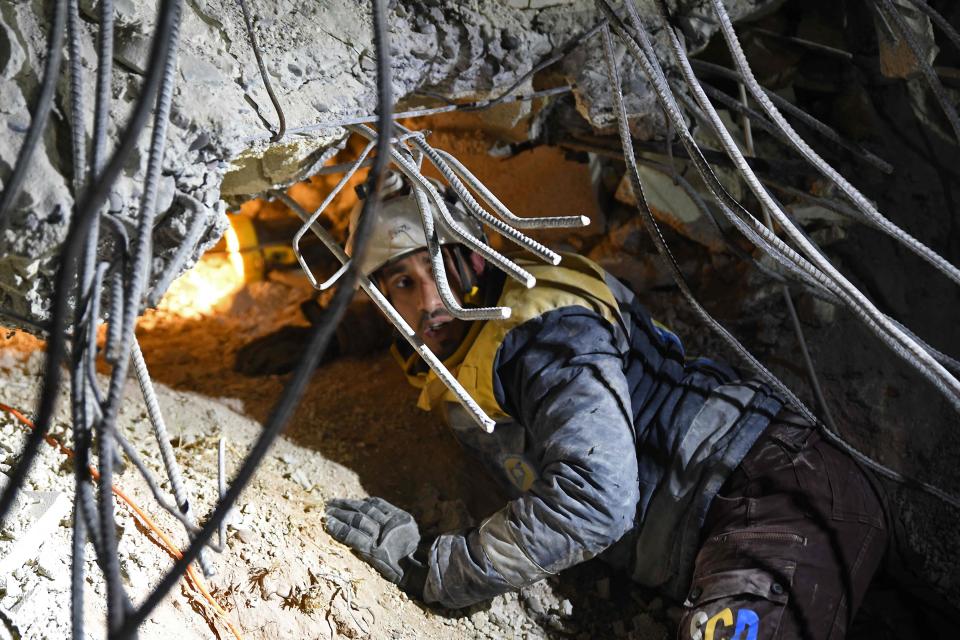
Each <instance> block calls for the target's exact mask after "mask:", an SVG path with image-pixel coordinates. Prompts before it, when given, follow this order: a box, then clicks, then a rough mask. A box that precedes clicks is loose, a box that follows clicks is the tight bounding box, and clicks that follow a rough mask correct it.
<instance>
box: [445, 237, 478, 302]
mask: <svg viewBox="0 0 960 640" xmlns="http://www.w3.org/2000/svg"><path fill="white" fill-rule="evenodd" d="M463 252H464V249H463V247H451V249H450V255H451V256H452V257H453V266H454V267H455V268H456V270H457V275H458V276H459V277H460V286H461V288H462V291H461V294H462V296H463V303H464V304H472V303H474V302H476V300H477V296H478V295H479V293H480V289H479V287H478V286H477V274H476V273H474V271H473V269H472V268H471V266H470V263H469V262H468V261H467V259H466V257H465V256H464V255H463Z"/></svg>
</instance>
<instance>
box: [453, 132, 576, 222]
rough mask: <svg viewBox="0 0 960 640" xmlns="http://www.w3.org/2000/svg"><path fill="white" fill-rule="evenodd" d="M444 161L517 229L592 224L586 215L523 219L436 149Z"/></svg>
mask: <svg viewBox="0 0 960 640" xmlns="http://www.w3.org/2000/svg"><path fill="white" fill-rule="evenodd" d="M434 151H436V152H437V154H438V155H439V156H440V157H441V158H443V160H444V161H445V162H446V163H447V164H448V165H450V168H451V169H452V170H453V171H454V173H456V174H457V176H459V178H460V179H461V180H463V181H464V182H466V183H467V185H469V187H470V188H471V189H472V190H473V191H475V192H476V193H477V195H479V196H480V198H481V199H482V200H483V201H484V202H486V203H487V205H488V206H489V207H490V208H491V209H493V211H494V212H495V213H496V214H497V215H498V216H500V218H502V219H503V220H504V221H505V222H509V223H510V224H511V225H512V226H514V227H516V228H517V229H560V228H575V227H586V226H587V225H589V224H590V218H588V217H587V216H584V215H580V216H544V217H539V218H522V217H520V216H518V215H516V214H514V213H513V212H512V211H510V209H508V208H507V207H506V205H504V204H503V203H502V202H500V199H499V198H497V196H495V195H494V194H493V192H492V191H490V189H488V188H487V186H486V185H485V184H483V183H482V182H481V181H480V180H479V179H478V178H477V177H476V176H475V175H473V173H471V172H470V170H469V169H467V168H466V167H465V166H464V165H463V163H462V162H460V161H459V160H458V159H457V158H456V157H454V155H453V154H451V153H448V152H446V151H444V150H443V149H436V148H435V149H434Z"/></svg>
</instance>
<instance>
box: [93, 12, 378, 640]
mask: <svg viewBox="0 0 960 640" xmlns="http://www.w3.org/2000/svg"><path fill="white" fill-rule="evenodd" d="M372 5H373V27H374V39H373V40H374V48H375V51H376V57H377V97H378V101H379V104H380V105H381V110H380V122H379V125H380V126H379V130H380V131H381V132H382V133H383V134H384V139H383V140H380V141H379V144H378V153H377V162H376V163H375V164H374V165H373V167H372V169H371V171H370V175H369V177H368V185H369V191H370V192H371V196H370V197H369V198H368V199H367V200H366V201H365V203H364V208H365V209H368V208H369V207H375V206H377V202H376V201H377V194H378V193H379V191H380V187H381V184H382V177H383V173H384V171H383V169H384V168H385V165H386V161H387V149H388V144H389V137H390V136H389V132H390V127H391V119H390V111H391V108H390V107H391V104H392V90H391V86H390V64H389V60H390V58H389V42H388V39H387V37H388V32H387V28H386V18H385V13H386V8H385V0H373V2H372ZM371 203H373V204H371ZM368 213H369V212H368ZM363 217H364V216H362V218H363ZM365 218H366V221H364V220H361V222H360V224H359V225H358V227H357V234H358V235H357V241H356V245H355V248H356V251H357V253H358V255H359V257H361V258H362V256H363V252H364V250H365V248H364V243H365V242H366V237H367V235H368V232H369V221H371V220H372V219H373V216H372V215H367V216H365ZM315 226H317V227H319V225H315ZM321 228H322V227H321ZM359 275H360V274H358V273H357V271H356V270H355V269H350V270H349V271H348V272H347V275H346V276H345V278H344V279H345V283H344V284H343V285H342V286H341V287H340V288H338V289H337V291H336V292H335V293H334V295H333V300H332V301H331V304H330V307H329V308H328V317H327V322H325V323H323V324H322V325H320V326H319V327H318V328H317V329H316V330H315V331H314V332H313V335H312V336H311V339H310V342H309V343H308V344H307V346H306V349H305V352H304V356H303V358H302V359H301V361H300V364H299V365H298V366H297V368H296V370H295V371H294V374H293V377H292V378H291V379H290V381H289V382H288V383H287V385H286V387H284V390H283V393H282V394H281V396H280V398H279V400H278V401H277V402H276V404H275V405H274V407H273V410H272V411H271V412H270V415H269V417H268V418H267V420H266V423H265V424H264V427H263V430H262V431H261V432H260V434H259V435H258V436H257V439H256V441H255V442H254V443H253V446H252V448H251V450H250V452H249V453H248V454H247V457H246V458H245V459H244V460H243V462H242V463H241V465H240V468H239V469H238V471H237V474H236V476H234V480H233V482H232V483H231V484H230V486H229V488H228V489H227V492H226V494H225V495H224V497H223V498H222V499H221V500H220V501H219V502H217V505H216V507H215V508H214V510H213V513H212V514H210V517H209V518H208V519H207V520H206V521H205V522H204V524H203V527H202V528H201V531H200V533H198V534H197V536H196V537H195V538H193V540H192V541H191V542H190V545H189V546H188V547H187V548H186V549H185V550H184V551H183V553H182V555H181V557H180V558H179V559H178V560H176V562H174V564H173V567H172V568H171V569H170V570H169V571H167V573H166V574H165V575H164V576H163V577H162V578H161V579H160V581H159V583H158V584H157V585H156V587H154V589H153V591H151V592H150V594H149V595H148V596H147V597H146V599H145V600H144V601H143V602H142V604H140V606H139V607H137V608H136V609H135V610H134V611H133V612H131V613H130V615H129V616H127V617H126V619H125V620H124V622H123V626H122V627H121V628H120V629H119V630H118V631H117V632H116V633H112V634H111V638H110V640H125V639H126V638H130V637H132V636H133V635H135V634H136V630H137V628H138V627H139V626H140V624H142V623H143V621H144V620H145V619H146V617H147V616H148V615H149V614H150V612H151V611H153V610H154V609H155V608H156V606H157V605H158V604H159V603H160V602H161V601H162V600H163V598H164V597H165V596H166V594H167V593H168V592H169V591H170V589H172V588H173V586H174V585H175V584H176V583H177V581H178V580H179V579H180V576H181V575H183V573H184V572H185V571H186V570H187V567H188V566H189V565H190V563H191V562H193V560H194V559H195V558H196V557H197V555H198V554H199V553H200V551H201V550H202V549H203V547H204V546H205V545H206V544H207V542H208V541H209V540H210V539H211V538H212V537H213V535H214V534H216V533H217V530H218V529H219V527H220V523H221V522H222V521H223V519H224V518H225V517H226V516H227V514H228V513H229V512H230V510H231V509H232V508H233V505H234V504H235V503H236V501H237V498H238V497H239V496H240V493H241V492H242V491H243V489H244V487H245V486H246V485H247V483H249V482H250V479H251V478H252V477H253V474H254V472H255V471H256V469H257V467H258V466H259V465H260V463H261V462H262V461H263V459H264V457H265V456H266V455H267V452H268V451H269V449H270V446H271V445H272V444H273V442H274V441H275V440H276V439H277V437H278V436H279V435H280V432H281V431H282V430H283V427H284V426H285V425H286V423H287V421H288V420H289V419H290V417H291V415H292V414H293V410H294V408H295V407H296V405H297V402H298V401H299V399H300V397H301V396H302V394H303V391H304V389H305V388H306V385H307V382H308V381H309V379H310V377H311V376H312V374H313V371H314V369H315V368H316V366H317V363H318V362H319V360H320V357H321V356H322V355H323V352H324V351H325V350H326V348H327V345H328V344H329V342H330V338H331V337H332V336H333V332H334V329H335V328H336V325H337V323H338V322H339V321H340V319H341V318H342V317H343V314H344V312H345V311H346V308H347V305H348V304H349V302H350V300H351V299H352V297H353V292H354V287H355V285H356V283H357V281H358V276H359Z"/></svg>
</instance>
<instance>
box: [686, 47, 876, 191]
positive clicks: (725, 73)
mask: <svg viewBox="0 0 960 640" xmlns="http://www.w3.org/2000/svg"><path fill="white" fill-rule="evenodd" d="M690 64H691V65H692V66H693V68H694V70H696V71H697V72H698V75H700V74H704V73H706V74H712V75H715V76H718V77H720V78H723V79H725V80H731V81H733V82H736V83H738V84H742V83H743V80H742V78H741V77H740V74H739V73H737V72H736V71H734V70H732V69H727V68H726V67H721V66H720V65H718V64H714V63H712V62H707V61H706V60H697V59H691V60H690ZM761 88H762V89H763V92H764V94H765V95H766V96H767V97H768V98H770V100H771V101H772V102H773V104H774V105H776V107H777V108H778V109H780V110H782V111H784V112H786V113H787V115H790V116H792V117H794V118H796V119H797V120H798V121H799V122H801V123H802V124H803V125H804V126H806V127H808V128H809V129H810V130H811V131H814V132H816V133H818V134H820V135H821V136H823V137H824V138H825V139H827V140H829V141H830V142H832V143H834V144H836V145H837V146H839V147H842V148H843V149H846V150H847V151H849V152H850V153H852V154H853V155H855V156H856V157H858V158H860V159H861V160H863V161H864V162H867V163H869V164H871V165H873V166H874V167H876V168H877V169H879V170H880V171H882V172H884V173H888V174H889V173H893V167H892V166H891V165H890V163H889V162H887V161H886V160H884V159H883V158H881V157H879V156H877V155H876V154H874V153H873V152H872V151H870V150H868V149H866V148H864V147H862V146H861V145H859V144H857V143H855V142H851V141H849V140H847V139H846V138H844V137H843V136H841V135H840V134H839V133H838V132H837V131H835V130H834V129H833V128H832V127H830V126H829V125H827V124H826V123H824V122H822V121H821V120H818V119H817V118H815V117H813V116H812V115H810V114H809V113H807V112H806V111H804V110H803V109H801V108H800V107H798V106H797V105H795V104H793V103H792V102H790V101H789V100H787V99H786V98H784V97H783V96H781V95H779V94H777V93H775V92H773V91H770V90H769V89H767V88H765V87H761Z"/></svg>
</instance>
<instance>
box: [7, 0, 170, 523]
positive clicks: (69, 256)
mask: <svg viewBox="0 0 960 640" xmlns="http://www.w3.org/2000/svg"><path fill="white" fill-rule="evenodd" d="M174 4H178V0H161V4H160V10H159V19H158V25H157V32H156V35H155V37H154V41H153V43H152V45H151V46H152V50H151V59H162V58H163V54H164V53H165V52H166V48H167V36H168V35H169V30H170V26H171V19H172V17H171V15H170V14H171V12H170V9H171V8H172V6H173V5H174ZM154 66H156V67H157V68H154ZM161 74H162V69H160V68H159V65H153V66H151V67H150V68H149V69H148V70H147V75H146V78H145V80H144V83H143V85H142V93H141V94H140V97H139V99H138V100H137V103H136V105H135V107H134V109H133V112H132V114H131V117H130V120H129V123H128V125H127V128H126V130H125V131H124V133H123V135H122V136H121V140H120V144H119V146H118V147H117V149H116V151H115V152H114V153H113V155H112V157H111V158H110V162H109V163H107V165H106V167H105V168H104V171H103V173H102V175H101V176H100V178H99V179H98V180H97V181H95V182H94V183H91V184H90V185H89V186H88V188H87V190H86V192H85V193H84V196H83V198H82V199H81V203H80V205H79V206H78V207H77V212H76V215H75V216H74V217H73V218H72V219H71V221H70V228H69V230H68V232H67V238H66V240H65V241H64V245H63V250H62V253H61V259H60V266H59V269H58V270H57V276H56V280H55V285H54V292H55V293H54V295H53V299H52V305H51V314H50V315H51V321H50V340H49V341H48V342H47V356H46V359H45V363H44V381H43V388H42V390H41V393H40V400H39V403H38V409H37V420H36V423H35V428H34V429H33V431H31V432H30V434H29V435H28V437H27V442H26V444H25V445H24V448H23V450H22V451H21V456H20V462H19V463H18V464H17V466H16V467H14V468H13V469H11V470H10V472H9V474H8V475H9V482H8V484H7V486H6V487H5V488H4V490H3V492H2V494H0V523H2V522H3V519H4V517H5V516H6V514H7V512H8V511H9V509H10V507H11V505H12V504H13V497H14V495H16V493H17V492H18V491H19V490H20V487H21V485H22V484H23V481H24V479H25V478H26V476H27V473H28V472H29V470H30V468H31V466H32V465H33V461H34V459H35V458H36V455H37V452H38V451H39V449H40V446H41V444H42V443H43V439H44V437H45V436H46V435H47V431H48V430H49V428H50V422H51V420H52V418H53V413H54V411H55V410H56V404H57V397H58V394H59V389H60V375H61V374H60V363H61V361H62V360H63V357H64V355H65V353H66V348H65V346H66V345H65V342H66V335H67V332H66V324H67V315H68V307H69V304H70V296H69V295H68V292H69V291H70V290H71V289H72V284H73V280H74V278H75V276H76V271H75V269H76V263H77V260H78V258H79V254H80V251H81V250H82V248H83V247H84V244H85V240H86V236H87V235H88V234H89V232H90V225H91V224H92V223H93V222H94V221H95V216H96V214H97V212H98V211H99V209H100V207H101V206H102V205H103V203H104V202H105V201H106V199H107V196H108V194H109V192H110V188H111V186H112V185H113V183H114V181H115V180H116V178H117V176H118V175H119V174H120V172H121V171H122V170H123V167H124V165H125V163H126V161H127V158H129V156H130V153H131V152H132V151H133V149H134V147H135V146H136V143H137V138H138V137H139V134H140V131H141V130H142V129H143V127H144V125H145V124H146V121H147V118H148V117H149V115H150V112H151V110H152V108H153V103H154V98H155V97H156V94H157V88H158V86H159V84H160V77H161Z"/></svg>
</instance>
